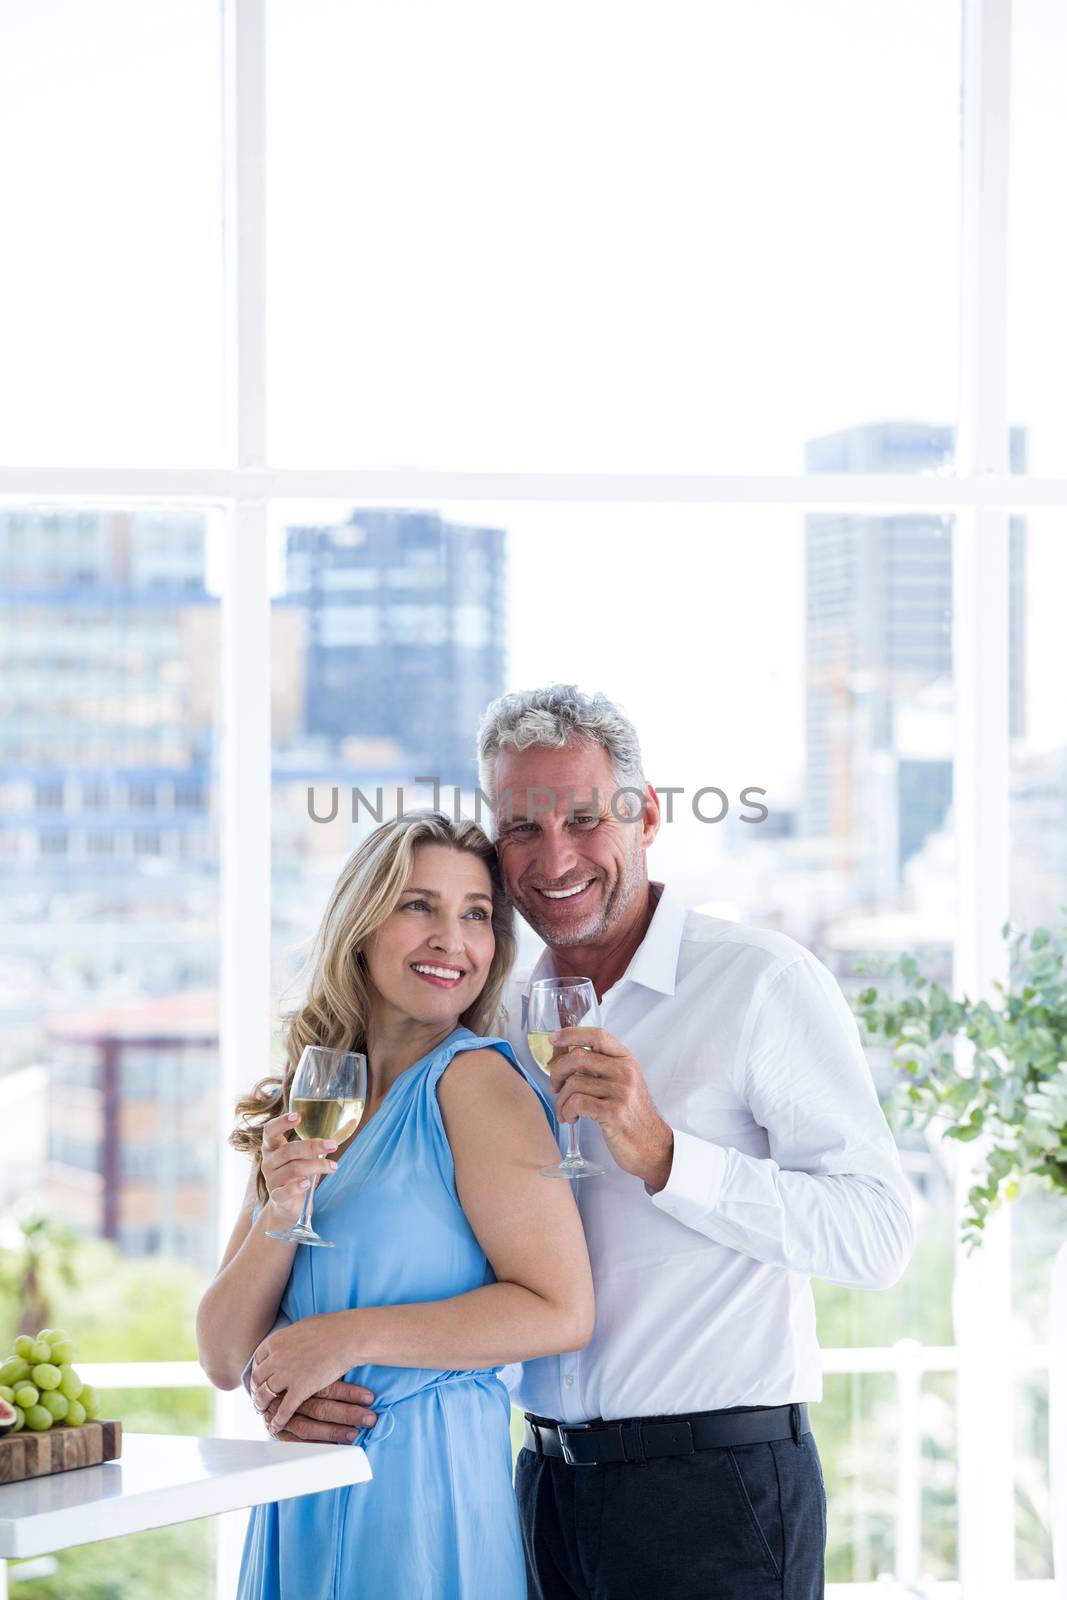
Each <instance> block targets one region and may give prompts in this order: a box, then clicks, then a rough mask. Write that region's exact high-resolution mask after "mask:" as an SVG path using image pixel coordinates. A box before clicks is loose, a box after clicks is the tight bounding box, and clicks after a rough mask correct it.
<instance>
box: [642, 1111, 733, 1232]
mask: <svg viewBox="0 0 1067 1600" xmlns="http://www.w3.org/2000/svg"><path fill="white" fill-rule="evenodd" d="M671 1132H672V1133H673V1134H674V1160H673V1162H672V1163H671V1174H670V1177H669V1178H668V1179H667V1182H666V1183H665V1184H664V1186H663V1188H662V1189H661V1190H660V1191H659V1193H658V1194H654V1195H651V1196H650V1199H651V1201H652V1204H653V1205H654V1206H658V1207H659V1209H660V1210H661V1211H665V1212H666V1213H667V1215H668V1216H669V1217H677V1218H678V1221H679V1222H684V1223H685V1224H686V1226H687V1227H699V1226H700V1224H701V1222H702V1221H704V1219H705V1218H706V1217H708V1216H710V1215H711V1213H712V1212H713V1211H714V1210H715V1207H716V1206H717V1205H718V1203H719V1195H720V1194H721V1192H722V1186H723V1181H724V1179H725V1177H726V1151H725V1150H724V1149H723V1148H722V1146H721V1145H717V1144H712V1143H711V1142H710V1140H708V1139H698V1138H697V1137H696V1135H695V1134H693V1133H682V1132H681V1131H680V1130H679V1129H678V1128H672V1129H671Z"/></svg>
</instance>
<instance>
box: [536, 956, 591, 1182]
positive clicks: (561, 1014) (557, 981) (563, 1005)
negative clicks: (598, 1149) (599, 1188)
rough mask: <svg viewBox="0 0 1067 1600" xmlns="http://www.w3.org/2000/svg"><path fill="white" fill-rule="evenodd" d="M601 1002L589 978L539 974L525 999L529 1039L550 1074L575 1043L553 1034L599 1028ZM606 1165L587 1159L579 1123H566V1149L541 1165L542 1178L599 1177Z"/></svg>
mask: <svg viewBox="0 0 1067 1600" xmlns="http://www.w3.org/2000/svg"><path fill="white" fill-rule="evenodd" d="M599 1026H600V1003H599V1001H598V1000H597V997H596V989H595V988H594V987H593V984H592V981H591V980H590V979H589V978H538V979H537V981H536V982H535V983H532V984H531V985H530V993H529V997H528V999H527V1003H526V1042H527V1044H528V1045H529V1046H530V1054H531V1055H532V1056H533V1058H534V1060H535V1061H536V1062H537V1065H538V1066H539V1067H540V1068H541V1071H542V1072H544V1073H548V1074H549V1075H551V1072H552V1068H553V1066H554V1065H555V1063H556V1061H557V1060H559V1059H560V1058H561V1057H562V1056H565V1055H568V1054H569V1053H570V1051H571V1050H572V1049H573V1048H574V1046H573V1045H571V1046H566V1047H564V1048H563V1049H560V1047H559V1046H558V1045H554V1044H552V1042H551V1040H550V1037H549V1036H550V1035H551V1034H553V1033H558V1032H559V1031H560V1029H561V1028H599ZM603 1171H604V1168H603V1167H598V1166H597V1165H596V1163H595V1162H593V1161H587V1160H586V1159H585V1157H584V1156H583V1155H582V1151H581V1146H580V1145H579V1143H578V1124H577V1122H568V1124H567V1150H566V1154H565V1155H564V1157H563V1159H562V1161H561V1162H560V1163H559V1165H558V1166H555V1167H542V1168H541V1176H542V1178H599V1177H600V1176H601V1175H602V1174H603Z"/></svg>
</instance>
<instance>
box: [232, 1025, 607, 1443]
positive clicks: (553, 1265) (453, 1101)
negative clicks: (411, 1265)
mask: <svg viewBox="0 0 1067 1600" xmlns="http://www.w3.org/2000/svg"><path fill="white" fill-rule="evenodd" d="M438 1100H439V1102H440V1106H441V1113H442V1116H443V1118H444V1123H445V1130H446V1132H447V1134H448V1140H449V1144H450V1145H451V1147H452V1154H453V1158H454V1160H455V1166H456V1188H457V1191H458V1194H459V1198H460V1203H461V1204H462V1206H463V1209H464V1211H465V1212H466V1215H467V1220H468V1221H469V1222H470V1225H471V1227H472V1229H473V1230H474V1233H475V1235H476V1237H477V1239H478V1242H479V1243H480V1244H481V1246H482V1248H483V1250H484V1251H485V1254H486V1256H487V1258H488V1260H489V1263H490V1265H491V1266H492V1268H493V1271H494V1273H495V1274H496V1277H497V1282H496V1283H491V1284H486V1285H484V1286H483V1287H482V1288H479V1289H471V1290H469V1291H468V1292H467V1293H465V1294H460V1295H453V1296H451V1297H450V1298H448V1299H447V1300H434V1301H428V1302H423V1303H419V1304H415V1305H403V1306H366V1307H359V1308H357V1309H355V1310H352V1311H338V1312H333V1313H330V1314H328V1315H325V1316H319V1317H311V1318H306V1319H305V1320H304V1321H303V1322H300V1323H295V1324H294V1325H293V1326H292V1327H291V1328H284V1329H282V1330H281V1331H280V1332H279V1333H277V1334H272V1335H271V1337H270V1338H269V1339H267V1340H265V1341H264V1344H263V1345H262V1346H261V1348H260V1350H259V1351H258V1352H257V1356H256V1362H255V1365H254V1366H253V1370H252V1382H253V1385H255V1384H259V1383H262V1381H263V1379H264V1378H265V1377H268V1376H269V1377H271V1378H272V1388H274V1389H279V1390H280V1389H283V1388H284V1389H286V1390H287V1391H288V1392H287V1394H286V1397H285V1402H284V1403H283V1404H282V1405H280V1406H279V1407H278V1410H277V1412H276V1414H275V1418H274V1426H275V1427H284V1426H285V1423H286V1421H287V1420H288V1417H289V1416H290V1415H291V1414H292V1412H294V1411H296V1410H297V1409H298V1407H299V1405H300V1403H301V1401H302V1400H304V1399H306V1398H307V1396H308V1395H310V1394H315V1393H317V1392H318V1390H319V1389H320V1388H322V1387H323V1386H324V1385H326V1384H328V1383H331V1382H333V1381H334V1380H335V1379H336V1378H338V1377H342V1376H343V1375H344V1373H346V1372H347V1371H348V1370H349V1369H350V1368H352V1367H357V1366H363V1365H366V1364H373V1365H383V1366H394V1367H429V1368H437V1369H441V1370H448V1369H457V1370H460V1371H462V1370H464V1369H466V1368H474V1367H490V1366H500V1365H502V1364H504V1363H506V1362H510V1361H528V1360H531V1359H533V1358H534V1357H535V1356H543V1355H550V1354H555V1353H556V1352H558V1351H562V1350H579V1349H581V1348H582V1346H583V1345H585V1344H586V1343H588V1341H589V1338H590V1336H591V1335H592V1331H593V1317H594V1305H593V1282H592V1275H591V1273H590V1270H589V1256H588V1253H587V1251H586V1247H585V1236H584V1234H583V1232H582V1223H581V1218H580V1216H579V1215H578V1208H577V1206H576V1205H575V1203H574V1196H573V1195H572V1194H571V1192H570V1185H569V1184H565V1183H549V1182H546V1180H545V1179H544V1178H542V1177H541V1175H540V1169H541V1167H544V1166H551V1165H554V1164H555V1163H556V1161H558V1159H559V1151H558V1149H557V1147H556V1143H555V1140H554V1139H553V1137H552V1130H551V1128H550V1127H549V1125H548V1122H547V1120H546V1118H545V1114H544V1110H543V1108H542V1106H541V1104H540V1102H539V1101H538V1099H537V1097H536V1096H535V1094H534V1093H533V1091H532V1090H531V1088H530V1086H529V1084H527V1083H526V1082H525V1081H524V1080H523V1078H522V1077H521V1076H520V1074H519V1073H517V1072H516V1071H515V1069H514V1067H512V1066H511V1065H510V1064H509V1063H508V1062H507V1061H506V1060H505V1059H504V1057H503V1056H502V1055H501V1054H500V1052H499V1051H497V1050H491V1049H486V1050H470V1051H464V1052H463V1053H462V1054H461V1055H457V1056H456V1058H455V1060H454V1061H453V1062H452V1063H451V1065H450V1066H449V1068H448V1071H447V1072H445V1073H444V1074H443V1076H442V1078H441V1079H440V1082H439V1084H438Z"/></svg>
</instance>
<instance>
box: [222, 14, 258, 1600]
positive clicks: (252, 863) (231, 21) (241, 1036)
mask: <svg viewBox="0 0 1067 1600" xmlns="http://www.w3.org/2000/svg"><path fill="white" fill-rule="evenodd" d="M222 19H223V28H224V50H223V71H224V84H225V89H224V105H225V129H224V144H223V149H224V159H225V164H226V183H225V189H224V194H225V199H224V217H223V231H224V237H225V241H226V252H225V259H226V308H227V326H226V332H227V360H226V369H225V371H226V390H227V396H226V398H227V405H226V414H227V422H228V446H229V453H230V459H231V461H232V462H234V463H235V465H236V470H231V471H230V472H228V473H227V472H224V473H220V474H218V475H214V476H217V478H218V480H219V484H218V486H219V488H220V490H221V491H222V496H223V498H224V499H225V500H226V501H227V502H228V504H227V510H228V517H227V522H226V527H225V530H224V535H223V538H224V555H223V560H222V579H223V581H222V661H221V673H222V692H221V715H220V719H219V721H220V728H219V750H220V761H219V767H220V788H221V828H220V840H221V859H220V872H221V880H222V928H221V937H222V962H221V965H222V972H221V1006H220V1014H219V1036H220V1038H219V1042H220V1058H221V1070H220V1073H219V1122H220V1136H221V1138H220V1143H221V1141H222V1140H224V1139H225V1136H226V1134H227V1133H228V1132H229V1130H230V1127H231V1126H232V1117H233V1106H234V1102H235V1101H236V1099H237V1098H238V1096H239V1095H240V1094H242V1093H243V1092H245V1091H246V1090H247V1089H248V1088H249V1087H250V1085H251V1083H252V1082H253V1081H254V1080H255V1079H257V1078H259V1077H262V1076H265V1075H266V1074H267V1073H268V1071H269V1070H270V1014H271V1012H270V1005H271V995H270V927H271V896H270V871H271V854H270V819H271V776H270V774H271V759H270V757H271V738H270V597H269V588H268V572H267V568H268V563H267V508H266V504H265V500H264V498H263V497H262V491H263V485H262V482H261V484H260V495H259V496H258V497H257V496H254V495H250V494H249V493H248V490H247V487H246V486H244V485H243V484H242V474H243V473H245V472H251V473H253V474H256V475H258V477H259V478H260V479H261V480H262V479H263V471H264V467H265V464H266V392H265V381H264V380H265V374H266V297H265V283H266V258H265V241H266V230H265V179H264V173H265V148H266V116H265V0H223V6H222ZM235 491H236V492H235ZM222 1149H223V1154H222V1156H221V1158H220V1181H219V1185H218V1196H219V1215H218V1219H217V1220H218V1237H219V1247H220V1253H221V1249H222V1247H223V1245H224V1243H225V1241H226V1239H227V1238H228V1236H229V1233H230V1230H231V1229H232V1227H233V1223H234V1221H235V1219H236V1217H237V1214H238V1210H239V1207H240V1202H241V1196H242V1194H243V1191H244V1187H245V1183H246V1181H247V1167H246V1166H245V1164H244V1163H243V1162H242V1161H241V1160H240V1159H239V1158H238V1157H236V1156H235V1155H234V1154H233V1153H232V1152H231V1151H229V1149H228V1148H227V1147H226V1145H225V1144H224V1143H222ZM254 1423H255V1419H254V1417H252V1416H251V1413H250V1411H249V1407H248V1402H247V1400H246V1398H245V1395H244V1392H243V1390H238V1391H237V1392H236V1393H235V1394H221V1393H217V1394H216V1400H215V1429H216V1431H217V1432H218V1433H221V1434H223V1435H233V1434H242V1433H247V1432H248V1431H249V1430H250V1428H251V1427H252V1425H253V1424H254ZM260 1431H261V1430H260ZM245 1521H246V1518H245V1516H244V1514H243V1513H234V1514H232V1515H229V1516H225V1517H219V1518H217V1519H216V1524H215V1534H216V1538H215V1574H216V1576H215V1590H216V1594H217V1595H218V1596H219V1600H222V1597H223V1596H228V1595H232V1594H234V1593H235V1592H236V1589H237V1577H238V1572H239V1565H240V1555H241V1544H242V1538H243V1531H244V1524H245Z"/></svg>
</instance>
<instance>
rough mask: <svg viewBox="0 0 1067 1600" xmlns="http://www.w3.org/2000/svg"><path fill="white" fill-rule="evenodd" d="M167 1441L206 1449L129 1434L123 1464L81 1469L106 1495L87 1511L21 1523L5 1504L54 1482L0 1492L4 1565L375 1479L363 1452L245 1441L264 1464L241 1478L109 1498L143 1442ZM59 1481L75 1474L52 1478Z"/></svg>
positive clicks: (234, 1474)
mask: <svg viewBox="0 0 1067 1600" xmlns="http://www.w3.org/2000/svg"><path fill="white" fill-rule="evenodd" d="M164 1440H169V1441H170V1442H171V1444H172V1445H173V1446H175V1447H176V1450H177V1451H180V1450H181V1449H183V1448H187V1447H188V1446H190V1445H195V1444H197V1443H198V1442H199V1441H198V1440H197V1439H196V1438H192V1437H187V1436H185V1435H160V1434H125V1435H124V1436H123V1455H122V1459H121V1460H120V1461H117V1462H105V1463H104V1464H103V1465H102V1466H96V1467H78V1468H75V1469H74V1470H75V1471H76V1472H77V1473H78V1475H79V1478H82V1477H83V1475H84V1474H94V1478H93V1479H92V1480H90V1482H89V1483H88V1484H87V1485H86V1487H88V1488H89V1489H93V1488H95V1487H96V1485H97V1484H99V1487H100V1490H101V1495H100V1498H99V1499H95V1498H92V1497H90V1498H88V1499H87V1500H86V1502H85V1503H84V1504H81V1505H77V1506H67V1507H59V1508H54V1509H51V1510H42V1511H39V1512H36V1513H34V1512H30V1513H28V1514H27V1513H23V1514H21V1515H17V1516H13V1515H11V1514H10V1510H9V1511H8V1514H5V1504H4V1502H5V1498H6V1499H7V1500H8V1501H9V1503H10V1501H11V1500H12V1498H13V1494H12V1492H13V1491H18V1492H19V1497H20V1500H22V1501H23V1502H24V1501H25V1497H26V1492H27V1490H28V1489H29V1487H30V1486H31V1485H37V1486H41V1485H46V1484H47V1483H48V1481H49V1479H48V1477H45V1478H33V1479H29V1480H27V1481H26V1482H25V1483H20V1484H4V1485H0V1560H4V1559H7V1560H20V1559H23V1558H24V1557H27V1556H39V1555H49V1554H51V1553H53V1552H54V1551H56V1550H69V1549H71V1548H72V1547H73V1546H75V1545H81V1544H95V1543H97V1542H99V1541H100V1540H102V1539H117V1538H121V1537H122V1536H123V1535H125V1534H129V1533H143V1532H145V1531H146V1530H148V1529H150V1528H163V1527H169V1526H172V1525H173V1524H174V1523H177V1522H192V1521H195V1520H196V1519H197V1518H199V1517H210V1516H219V1515H221V1514H222V1513H223V1512H227V1511H240V1510H242V1509H244V1508H245V1507H248V1506H256V1505H264V1504H267V1503H269V1502H271V1501H274V1500H291V1499H293V1498H295V1497H296V1496H299V1495H305V1494H318V1493H321V1492H322V1491H323V1490H327V1489H340V1488H344V1487H345V1486H347V1485H348V1484H355V1483H366V1482H368V1481H369V1480H370V1479H371V1478H372V1477H373V1473H372V1471H371V1466H370V1462H369V1461H368V1459H367V1454H366V1451H364V1450H363V1449H362V1448H361V1447H360V1446H359V1445H345V1446H341V1445H329V1444H323V1445H313V1444H288V1443H284V1442H280V1441H275V1440H267V1439H264V1440H256V1441H254V1442H253V1441H244V1442H245V1443H249V1444H250V1445H251V1449H252V1450H253V1451H254V1452H255V1453H256V1454H257V1455H260V1456H261V1457H262V1459H261V1460H259V1461H258V1462H257V1463H256V1464H253V1465H248V1466H245V1467H243V1468H241V1469H239V1470H236V1471H227V1472H225V1473H215V1474H213V1475H212V1476H210V1477H203V1478H199V1479H197V1480H196V1481H193V1482H183V1481H182V1480H181V1478H180V1476H177V1475H176V1478H175V1481H174V1482H173V1483H172V1484H168V1485H167V1486H165V1488H161V1487H159V1486H153V1487H150V1488H148V1489H146V1490H144V1491H137V1490H135V1491H133V1492H131V1493H128V1494H127V1493H125V1492H124V1493H122V1494H120V1495H114V1494H111V1495H109V1494H108V1489H109V1487H110V1483H111V1481H112V1480H113V1477H114V1475H115V1474H116V1473H118V1472H119V1471H121V1470H123V1469H124V1468H129V1467H130V1466H131V1465H132V1466H135V1465H136V1457H137V1453H138V1447H139V1443H140V1441H145V1442H146V1443H147V1442H149V1441H150V1442H151V1443H150V1445H149V1447H150V1448H152V1449H153V1450H158V1448H159V1445H160V1444H161V1442H162V1441H164ZM229 1442H236V1441H227V1443H229ZM282 1452H284V1454H283V1453H282ZM105 1474H107V1475H109V1476H107V1477H105V1476H104V1475H105ZM58 1476H63V1477H66V1476H67V1474H65V1473H64V1474H62V1475H60V1474H50V1475H49V1477H51V1478H55V1477H58ZM83 1481H84V1480H83ZM31 1492H32V1491H31Z"/></svg>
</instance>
